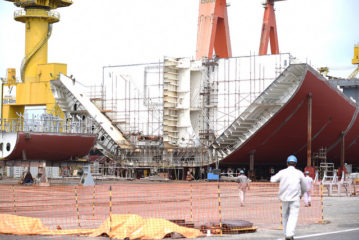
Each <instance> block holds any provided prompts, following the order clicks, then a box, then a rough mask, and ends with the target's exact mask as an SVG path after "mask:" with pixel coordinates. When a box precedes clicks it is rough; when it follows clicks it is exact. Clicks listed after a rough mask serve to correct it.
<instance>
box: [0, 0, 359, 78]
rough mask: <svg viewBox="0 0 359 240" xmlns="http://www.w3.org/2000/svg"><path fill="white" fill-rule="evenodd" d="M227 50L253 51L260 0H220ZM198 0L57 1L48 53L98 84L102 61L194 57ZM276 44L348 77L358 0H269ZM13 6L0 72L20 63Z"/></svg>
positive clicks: (19, 30) (2, 14)
mask: <svg viewBox="0 0 359 240" xmlns="http://www.w3.org/2000/svg"><path fill="white" fill-rule="evenodd" d="M227 2H228V3H230V4H231V6H230V7H229V9H228V15H229V27H230V37H231V42H232V54H233V56H241V55H249V54H250V53H252V54H253V53H258V48H259V40H260V34H261V25H262V19H263V11H264V9H263V7H262V5H261V2H262V0H227ZM198 8H199V0H131V1H128V0H102V1H98V0H97V1H95V0H74V3H73V5H72V6H70V7H67V8H61V9H58V10H57V11H58V12H60V14H61V20H60V22H58V23H56V24H54V26H53V33H52V36H51V38H50V40H49V57H48V61H49V63H51V62H57V63H67V64H68V74H69V75H70V74H73V75H74V76H75V77H76V79H77V80H80V81H81V82H84V83H86V82H88V83H89V84H94V83H95V82H97V83H98V84H100V82H101V79H102V67H103V66H106V65H120V64H132V63H146V62H158V61H160V60H161V59H163V57H164V56H171V57H194V56H195V50H196V38H197V18H198ZM275 8H276V17H277V27H278V38H279V48H280V52H283V53H286V52H290V53H291V54H292V55H293V56H295V57H297V58H298V59H301V60H302V61H307V62H310V63H311V64H312V65H314V66H315V67H320V66H328V67H329V68H330V70H331V72H330V74H331V75H335V76H340V77H347V76H348V75H349V74H350V73H351V72H352V71H353V70H354V69H355V67H354V66H352V65H351V60H352V58H353V47H354V44H355V43H358V42H359V31H358V26H357V25H358V22H359V14H358V13H359V1H358V0H288V1H285V2H278V3H276V6H275ZM16 9H17V8H16V7H15V6H14V5H13V4H12V3H10V2H7V1H4V0H0V31H1V33H0V76H1V77H5V75H6V68H8V67H15V68H16V69H17V75H18V76H19V68H20V64H21V61H22V58H23V57H24V45H25V43H24V38H25V36H24V35H25V34H24V32H25V27H24V24H23V23H20V22H16V21H15V20H14V19H13V12H14V11H15V10H16Z"/></svg>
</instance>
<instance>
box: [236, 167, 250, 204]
mask: <svg viewBox="0 0 359 240" xmlns="http://www.w3.org/2000/svg"><path fill="white" fill-rule="evenodd" d="M237 181H238V183H239V200H240V203H241V207H244V200H245V195H246V191H247V189H249V182H250V180H249V178H248V177H247V176H246V175H245V174H244V171H243V170H240V171H239V176H238V178H237Z"/></svg>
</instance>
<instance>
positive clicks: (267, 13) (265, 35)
mask: <svg viewBox="0 0 359 240" xmlns="http://www.w3.org/2000/svg"><path fill="white" fill-rule="evenodd" d="M279 1H285V0H266V2H265V3H263V5H264V8H265V10H264V17H263V25H262V35H261V42H260V46H259V55H266V54H267V49H268V42H269V39H270V46H271V52H272V54H279V44H278V36H277V24H276V20H275V13H274V2H279Z"/></svg>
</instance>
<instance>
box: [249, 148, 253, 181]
mask: <svg viewBox="0 0 359 240" xmlns="http://www.w3.org/2000/svg"><path fill="white" fill-rule="evenodd" d="M249 177H250V178H252V177H254V151H251V153H250V154H249Z"/></svg>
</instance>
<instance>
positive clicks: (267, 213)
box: [0, 181, 323, 237]
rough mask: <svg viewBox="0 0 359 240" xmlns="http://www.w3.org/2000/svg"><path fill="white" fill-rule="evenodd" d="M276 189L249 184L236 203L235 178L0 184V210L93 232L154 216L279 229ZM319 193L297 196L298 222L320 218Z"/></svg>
mask: <svg viewBox="0 0 359 240" xmlns="http://www.w3.org/2000/svg"><path fill="white" fill-rule="evenodd" d="M278 187H279V185H278V184H277V183H267V182H252V183H250V184H249V189H246V190H245V191H244V192H243V196H244V201H243V202H241V197H240V195H241V194H242V193H241V192H240V185H239V184H238V183H235V182H170V183H169V182H138V181H133V182H118V183H115V184H111V185H96V186H50V187H39V186H21V185H0V214H11V215H12V216H13V215H15V216H22V217H31V218H36V219H39V220H40V221H41V223H42V224H43V225H44V226H46V227H47V228H48V229H49V230H52V231H53V230H64V231H71V230H74V229H82V230H83V231H85V230H86V229H92V230H91V231H90V232H91V233H93V232H95V231H99V228H100V226H101V224H105V222H109V224H110V225H109V226H111V227H112V226H113V227H114V228H116V225H111V223H116V222H115V219H117V220H116V221H118V219H119V218H122V217H123V216H138V217H141V218H143V219H145V220H146V219H154V218H155V219H158V220H156V221H153V222H152V223H151V224H152V225H151V226H153V227H154V228H156V227H160V226H154V225H153V224H154V223H156V224H157V225H158V224H164V222H163V221H160V219H162V220H169V221H171V222H174V223H177V224H178V225H181V226H184V227H189V228H196V229H199V230H201V231H202V232H203V233H208V231H210V232H211V233H219V234H221V233H227V232H232V231H231V230H233V229H236V230H238V229H243V230H246V229H253V227H259V228H281V221H282V216H281V204H280V201H279V199H278V195H277V193H278ZM322 193H323V191H322V190H321V188H319V187H317V186H314V187H313V190H312V204H311V207H305V206H304V203H303V200H301V207H300V213H299V219H298V224H299V225H301V224H312V223H317V222H320V221H321V220H323V211H322V207H323V200H322ZM112 221H113V222H112ZM151 221H152V220H151ZM166 222H167V221H166ZM0 224H1V222H0ZM127 225H128V223H127ZM112 230H113V229H110V232H111V231H112ZM45 232H46V231H45ZM85 232H86V231H85ZM90 232H88V233H90ZM0 233H2V232H1V226H0ZM52 233H53V234H54V232H52ZM197 233H198V232H197ZM47 234H49V232H47ZM114 236H115V235H114ZM188 236H189V237H191V236H195V235H188Z"/></svg>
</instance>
